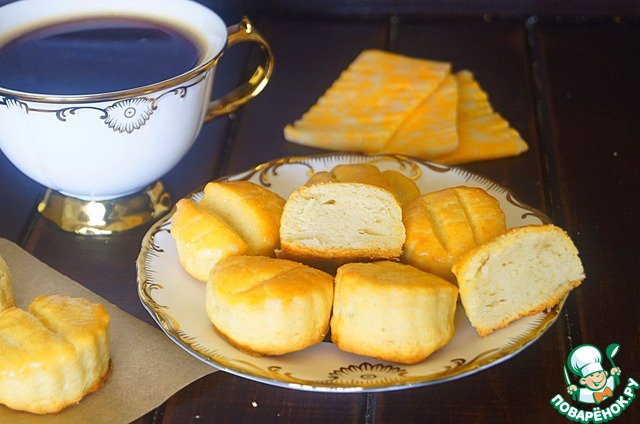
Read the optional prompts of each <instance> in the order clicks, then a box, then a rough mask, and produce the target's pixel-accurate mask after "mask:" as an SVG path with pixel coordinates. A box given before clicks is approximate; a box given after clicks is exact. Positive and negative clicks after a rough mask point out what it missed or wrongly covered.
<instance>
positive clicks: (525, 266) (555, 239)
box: [452, 225, 584, 336]
mask: <svg viewBox="0 0 640 424" xmlns="http://www.w3.org/2000/svg"><path fill="white" fill-rule="evenodd" d="M452 269H453V273H454V274H455V275H456V277H457V279H458V286H459V289H460V300H461V301H462V305H463V306H464V308H465V312H466V314H467V317H468V318H469V321H470V322H471V325H473V327H474V328H475V329H476V330H477V332H478V334H480V335H481V336H486V335H488V334H489V333H491V332H492V331H494V330H496V329H498V328H502V327H504V326H506V325H507V324H509V323H510V322H512V321H514V320H516V319H518V318H520V317H523V316H527V315H533V314H536V313H538V312H541V311H544V310H545V309H548V308H551V307H553V306H555V305H557V304H558V303H559V302H560V301H561V300H562V299H563V298H564V297H565V295H566V294H567V293H568V292H569V291H570V290H572V289H573V288H574V287H577V286H578V285H580V283H581V282H582V280H583V279H584V269H583V267H582V263H581V261H580V258H579V257H578V250H577V249H576V247H575V245H574V244H573V242H572V241H571V239H570V238H569V236H567V234H566V233H565V232H564V231H563V230H562V229H560V228H558V227H556V226H553V225H528V226H523V227H516V228H513V229H511V230H509V231H508V232H506V233H505V234H503V235H501V236H499V237H497V238H495V239H493V240H491V241H489V242H488V243H485V244H483V245H480V246H478V247H477V248H475V249H473V250H471V251H470V252H467V253H466V254H465V255H463V256H462V257H461V258H460V259H458V261H456V263H455V264H454V265H453V268H452Z"/></svg>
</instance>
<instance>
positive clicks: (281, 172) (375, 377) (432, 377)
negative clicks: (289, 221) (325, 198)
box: [137, 154, 562, 392]
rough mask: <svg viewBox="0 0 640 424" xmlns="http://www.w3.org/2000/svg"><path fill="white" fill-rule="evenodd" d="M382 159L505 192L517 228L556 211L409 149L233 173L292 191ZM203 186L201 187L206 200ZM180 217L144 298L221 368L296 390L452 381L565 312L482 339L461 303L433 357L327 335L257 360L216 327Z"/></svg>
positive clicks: (146, 256) (161, 227) (163, 232)
mask: <svg viewBox="0 0 640 424" xmlns="http://www.w3.org/2000/svg"><path fill="white" fill-rule="evenodd" d="M356 162H372V163H375V164H376V165H377V166H378V167H380V168H381V169H395V170H398V171H400V172H403V173H404V174H405V175H408V176H410V177H411V178H413V179H414V180H415V181H416V183H417V184H418V186H419V188H420V189H421V190H422V192H423V193H425V192H429V191H434V190H438V189H442V188H446V187H451V186H456V185H469V186H478V187H482V188H484V189H485V190H487V191H488V192H489V193H490V194H491V195H493V196H494V197H496V198H497V199H499V201H500V205H501V207H502V208H503V210H504V211H505V213H506V216H507V226H508V227H514V226H520V225H526V224H541V223H547V222H549V219H548V218H547V217H546V216H544V215H543V214H542V213H540V212H539V211H536V210H535V209H533V208H530V207H528V206H526V205H524V204H522V203H520V202H518V201H517V200H516V199H515V198H514V197H513V196H512V194H511V193H510V192H509V191H508V190H506V189H504V188H502V187H500V186H499V185H497V184H495V183H493V182H492V181H489V180H487V179H486V178H484V177H481V176H479V175H476V174H472V173H469V172H467V171H465V170H462V169H459V168H450V167H446V166H441V165H436V164H433V163H429V162H424V161H417V160H415V159H411V158H408V157H404V156H396V155H394V156H390V155H385V156H362V155H345V154H329V155H321V156H312V157H292V158H285V159H279V160H275V161H271V162H268V163H265V164H262V165H259V166H257V167H256V168H254V169H251V170H249V171H247V172H244V173H241V174H237V175H233V176H230V177H227V178H224V179H226V180H250V181H252V182H255V183H257V184H260V185H262V186H264V187H266V188H269V189H270V190H273V191H275V192H277V193H278V194H280V195H281V196H283V197H285V198H286V197H288V195H289V194H290V193H291V192H292V191H293V190H294V189H295V188H297V187H299V186H300V185H302V184H304V183H305V182H306V181H307V179H308V178H309V177H310V176H311V175H312V174H313V173H314V172H318V171H324V170H329V169H331V168H333V167H334V166H335V165H337V164H341V163H356ZM201 196H202V192H200V191H199V192H196V193H195V194H193V196H192V197H193V198H194V199H195V200H198V199H199V198H200V197H201ZM170 230H171V215H169V216H166V217H165V218H163V219H161V220H160V221H159V222H157V223H156V224H155V225H154V226H153V227H152V228H151V229H150V230H149V232H148V233H147V234H146V236H145V237H144V240H143V242H142V249H141V252H140V255H139V257H138V260H137V269H138V293H139V296H140V299H141V301H142V303H143V304H144V306H145V307H146V308H147V310H148V311H149V313H150V314H151V316H153V318H154V319H155V320H156V321H157V323H158V324H159V325H160V327H161V328H162V329H163V330H164V332H165V333H166V334H167V336H168V337H169V338H171V339H172V340H173V341H174V342H176V343H177V344H178V345H180V346H181V347H182V348H184V349H185V350H186V351H187V352H189V353H190V354H192V355H193V356H195V357H197V358H199V359H201V360H202V361H204V362H206V363H209V364H211V365H212V366H214V367H216V368H219V369H221V370H224V371H227V372H229V373H232V374H236V375H239V376H242V377H246V378H249V379H252V380H256V381H260V382H263V383H268V384H272V385H276V386H283V387H288V388H293V389H300V390H310V391H328V392H365V391H379V390H395V389H403V388H410V387H416V386H421V385H428V384H434V383H442V382H446V381H451V380H454V379H457V378H460V377H463V376H466V375H470V374H472V373H475V372H478V371H480V370H483V369H486V368H488V367H490V366H493V365H496V364H498V363H500V362H502V361H505V360H507V359H509V358H511V357H513V356H514V355H515V354H517V353H518V352H520V351H522V350H523V349H524V348H526V347H527V346H528V345H530V344H531V343H533V342H535V341H536V340H537V339H538V338H539V337H540V336H541V335H542V334H543V333H544V332H545V330H546V329H547V328H548V327H549V326H550V325H551V324H552V323H553V322H554V321H555V320H556V318H557V317H558V312H559V310H560V309H561V307H562V304H561V305H559V306H558V307H556V308H554V309H551V310H548V311H545V312H543V313H539V314H537V315H534V316H531V317H526V318H522V319H519V320H518V321H516V322H514V323H512V324H511V325H509V326H508V327H506V328H504V329H501V330H498V331H496V332H494V333H492V334H491V335H489V336H488V337H484V338H482V337H479V336H478V335H477V334H476V332H475V330H474V329H473V328H472V327H471V324H470V323H469V321H468V320H467V318H466V317H465V314H464V310H463V308H462V306H461V305H460V304H458V308H457V312H456V317H455V324H456V332H455V336H454V337H453V339H452V340H451V342H450V343H449V344H447V345H446V346H445V347H443V348H442V349H440V350H438V351H437V352H435V353H434V354H432V355H431V356H430V357H429V358H427V359H426V360H425V361H424V362H422V363H419V364H416V365H401V364H396V363H390V362H385V361H380V360H377V359H374V358H370V357H365V356H358V355H354V354H350V353H346V352H342V351H340V350H339V349H338V348H337V347H336V346H334V345H333V344H332V343H330V342H322V343H319V344H317V345H314V346H312V347H309V348H307V349H305V350H303V351H299V352H294V353H290V354H287V355H283V356H276V357H261V358H256V357H253V356H250V355H246V354H244V353H242V352H240V351H239V350H237V349H235V348H234V347H232V346H231V345H229V344H228V343H227V342H226V341H225V340H223V339H222V338H221V337H219V336H218V335H217V334H216V333H215V331H214V330H213V328H212V325H211V323H210V322H209V319H208V317H207V314H206V312H205V294H204V290H205V285H204V284H203V283H202V282H200V281H197V280H195V279H193V278H192V277H190V276H189V275H188V274H187V273H186V272H185V271H184V270H183V269H182V267H181V265H180V263H179V262H178V257H177V253H176V248H175V243H174V241H173V238H172V237H171V234H170Z"/></svg>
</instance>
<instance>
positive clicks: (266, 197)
mask: <svg viewBox="0 0 640 424" xmlns="http://www.w3.org/2000/svg"><path fill="white" fill-rule="evenodd" d="M284 202H285V201H284V199H283V198H282V197H280V196H279V195H277V194H276V193H273V192H271V191H269V190H267V189H265V188H263V187H261V186H259V185H257V184H254V183H252V182H249V181H226V182H211V183H209V184H207V185H206V186H205V189H204V196H203V198H202V200H201V201H200V202H194V201H193V200H190V199H181V200H179V201H178V203H177V204H176V212H175V213H174V215H173V217H172V221H171V234H172V235H173V237H174V239H175V240H176V248H177V250H178V257H179V259H180V263H181V264H182V266H183V267H184V269H185V270H186V271H187V272H188V273H189V274H191V275H192V276H193V277H195V278H196V279H198V280H200V281H207V278H208V277H209V272H210V271H211V268H212V267H213V266H214V265H215V264H216V263H217V262H218V261H219V260H221V259H223V258H226V257H228V256H232V255H264V256H272V255H274V254H275V249H276V248H277V247H278V245H279V228H280V216H281V214H282V207H283V206H284Z"/></svg>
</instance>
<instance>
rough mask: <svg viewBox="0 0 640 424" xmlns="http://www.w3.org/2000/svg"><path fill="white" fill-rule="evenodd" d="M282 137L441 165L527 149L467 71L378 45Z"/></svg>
mask: <svg viewBox="0 0 640 424" xmlns="http://www.w3.org/2000/svg"><path fill="white" fill-rule="evenodd" d="M284 137H285V139H286V140H287V141H290V142H293V143H298V144H303V145H308V146H313V147H318V148H323V149H329V150H341V151H358V152H364V153H400V154H405V155H409V156H415V157H419V158H422V159H428V160H433V161H435V162H440V163H443V164H460V163H465V162H472V161H478V160H487V159H496V158H500V157H506V156H515V155H518V154H520V153H522V152H524V151H526V150H527V149H528V146H527V144H526V142H525V141H524V140H523V139H522V138H521V137H520V135H519V133H518V132H517V131H516V130H515V129H513V128H512V127H511V126H510V125H509V123H508V122H507V121H506V120H505V119H504V118H503V117H502V116H500V115H499V114H497V113H495V112H494V110H493V108H492V107H491V104H490V103H489V99H488V96H487V94H486V93H485V92H484V91H483V90H482V88H481V87H480V85H479V84H478V82H477V81H476V80H475V79H474V77H473V75H472V74H471V72H469V71H460V72H457V73H455V74H453V73H451V65H450V64H449V63H446V62H436V61H430V60H425V59H416V58H410V57H406V56H402V55H399V54H394V53H389V52H384V51H381V50H365V51H363V52H362V53H361V54H360V55H359V56H358V57H357V58H356V59H355V60H354V61H353V62H352V63H351V65H349V67H348V68H347V69H346V70H345V71H344V72H343V73H342V74H340V76H339V77H338V79H337V80H336V81H335V82H334V83H333V84H332V85H331V87H330V88H329V89H328V90H327V91H326V92H325V93H324V94H323V95H322V96H321V97H320V98H319V99H318V101H317V102H316V104H315V105H313V106H312V107H311V108H310V109H309V111H307V112H306V113H304V114H303V115H302V117H301V118H300V119H298V120H296V121H294V122H293V123H292V124H289V125H287V126H285V128H284Z"/></svg>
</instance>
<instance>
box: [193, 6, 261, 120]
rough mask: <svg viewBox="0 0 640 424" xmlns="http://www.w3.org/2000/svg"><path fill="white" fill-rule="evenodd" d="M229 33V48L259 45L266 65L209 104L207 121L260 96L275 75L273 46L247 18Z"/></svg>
mask: <svg viewBox="0 0 640 424" xmlns="http://www.w3.org/2000/svg"><path fill="white" fill-rule="evenodd" d="M227 33H228V35H227V47H230V46H233V45H234V44H238V43H242V42H245V41H251V42H254V43H258V44H259V45H260V49H261V50H262V52H263V54H264V57H265V60H264V63H262V64H260V65H258V67H257V68H256V70H255V72H254V73H253V75H252V76H251V78H249V80H248V81H247V82H245V83H244V84H242V85H241V86H239V87H237V88H235V89H233V90H232V91H230V92H229V93H227V94H226V95H224V96H223V97H221V98H219V99H217V100H213V101H211V102H210V103H209V108H208V109H207V114H206V116H205V120H206V121H210V120H211V119H213V118H215V117H217V116H220V115H226V114H228V113H231V112H233V111H235V110H236V109H238V108H239V107H240V106H242V105H243V104H245V103H246V102H247V101H249V100H250V99H252V98H254V97H255V96H257V95H258V94H260V92H261V91H262V90H263V89H264V87H265V86H266V85H267V83H268V82H269V78H270V77H271V74H272V73H273V52H272V51H271V46H269V43H267V41H266V40H265V39H264V38H262V36H261V35H260V34H259V33H258V32H257V31H256V30H255V28H254V27H253V25H252V24H251V22H250V21H249V19H248V18H247V17H244V18H242V21H241V22H240V23H239V24H237V25H233V26H231V27H229V28H227Z"/></svg>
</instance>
